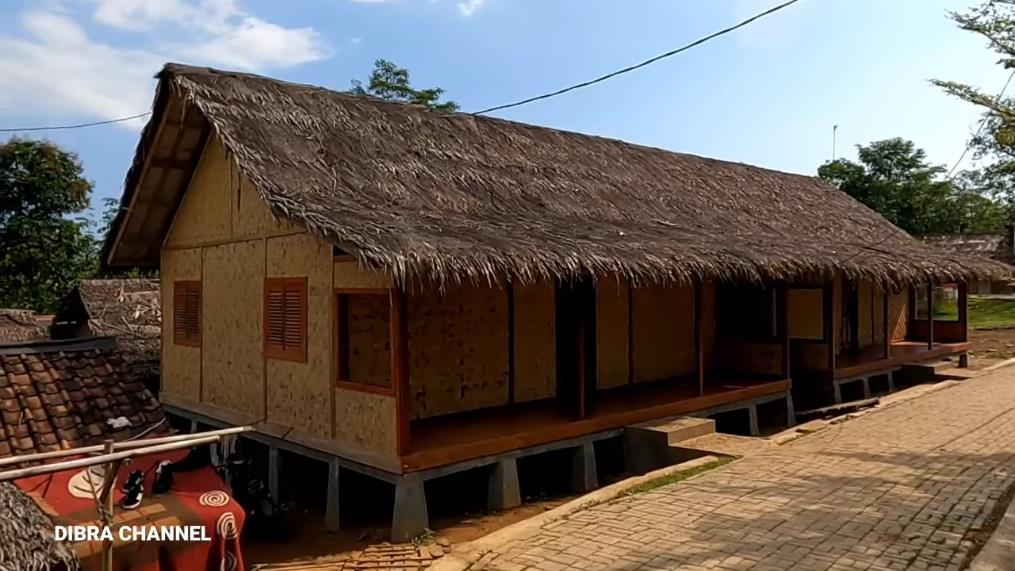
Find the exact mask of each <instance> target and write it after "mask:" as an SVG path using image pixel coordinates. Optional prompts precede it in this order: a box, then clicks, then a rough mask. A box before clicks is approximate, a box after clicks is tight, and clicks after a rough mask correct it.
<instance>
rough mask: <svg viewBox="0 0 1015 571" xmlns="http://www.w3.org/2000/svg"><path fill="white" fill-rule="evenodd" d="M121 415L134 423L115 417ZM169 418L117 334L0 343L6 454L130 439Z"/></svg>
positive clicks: (1, 430) (0, 426) (1, 437)
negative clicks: (121, 423)
mask: <svg viewBox="0 0 1015 571" xmlns="http://www.w3.org/2000/svg"><path fill="white" fill-rule="evenodd" d="M121 416H122V417H125V418H126V419H127V420H129V421H130V425H129V426H126V427H124V428H119V429H117V428H114V427H113V426H111V425H110V424H109V422H108V421H109V420H110V419H114V418H118V417H121ZM164 418H165V417H164V414H163V411H162V407H161V405H160V404H159V402H158V401H157V400H156V399H155V397H154V396H152V394H151V392H149V391H148V389H146V388H145V386H144V385H143V384H142V383H141V382H140V381H139V380H137V379H136V378H135V377H134V376H133V373H131V370H130V368H129V367H128V365H127V363H126V362H125V361H124V358H123V356H122V355H121V354H120V352H119V351H117V350H116V342H115V340H114V339H112V338H95V339H87V340H81V339H73V340H69V341H43V342H36V343H27V344H22V345H16V346H13V345H6V346H0V457H3V456H8V455H12V454H32V453H35V452H47V451H50V450H58V449H67V448H74V447H78V446H87V445H90V444H97V443H100V442H101V441H102V440H104V439H107V438H112V439H114V440H123V439H125V438H129V437H131V436H134V435H136V434H139V433H140V432H142V431H144V430H145V429H147V428H150V427H153V426H156V425H157V424H159V423H160V422H161V421H162V420H163V419H164ZM163 427H164V424H163V425H162V426H160V427H159V428H160V429H163V430H164V428H163Z"/></svg>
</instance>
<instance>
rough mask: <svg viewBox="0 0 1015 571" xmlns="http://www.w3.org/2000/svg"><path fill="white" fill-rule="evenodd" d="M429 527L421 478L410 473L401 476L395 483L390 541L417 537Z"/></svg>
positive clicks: (397, 541)
mask: <svg viewBox="0 0 1015 571" xmlns="http://www.w3.org/2000/svg"><path fill="white" fill-rule="evenodd" d="M429 527H430V516H429V515H428V514H427V511H426V493H425V492H424V491H423V480H422V479H420V478H419V476H414V475H412V474H410V475H408V476H402V477H400V478H399V479H398V482H397V483H396V484H395V509H394V514H393V516H392V522H391V541H393V542H395V543H404V542H406V541H411V540H412V539H413V538H414V537H419V536H420V535H421V534H422V533H424V532H425V531H426V530H427V529H428V528H429Z"/></svg>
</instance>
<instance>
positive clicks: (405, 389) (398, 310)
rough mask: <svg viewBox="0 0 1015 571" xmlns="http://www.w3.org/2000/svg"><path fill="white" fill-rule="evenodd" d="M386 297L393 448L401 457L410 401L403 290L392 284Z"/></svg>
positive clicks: (406, 439)
mask: <svg viewBox="0 0 1015 571" xmlns="http://www.w3.org/2000/svg"><path fill="white" fill-rule="evenodd" d="M389 299H390V302H391V303H390V312H391V319H390V323H391V330H390V332H389V335H390V340H389V343H390V346H391V385H392V387H394V389H395V401H396V403H395V408H396V415H397V426H396V434H397V451H398V455H399V456H404V455H406V454H408V453H409V449H410V447H411V438H410V434H409V416H410V405H411V402H412V401H411V398H412V394H411V389H410V387H409V322H408V311H407V307H406V302H405V291H404V290H402V288H401V287H400V286H395V287H393V288H391V290H390V294H389Z"/></svg>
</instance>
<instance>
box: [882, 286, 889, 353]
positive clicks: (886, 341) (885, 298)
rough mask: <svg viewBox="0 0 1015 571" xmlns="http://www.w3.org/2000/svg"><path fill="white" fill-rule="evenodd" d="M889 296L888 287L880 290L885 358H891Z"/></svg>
mask: <svg viewBox="0 0 1015 571" xmlns="http://www.w3.org/2000/svg"><path fill="white" fill-rule="evenodd" d="M889 298H891V294H890V293H889V291H888V288H887V287H886V288H885V289H883V290H881V321H882V325H883V326H884V329H885V332H884V338H883V339H882V340H881V345H882V347H881V349H882V353H883V354H884V356H885V359H891V358H892V333H891V331H892V326H891V325H890V324H889V323H888V301H889Z"/></svg>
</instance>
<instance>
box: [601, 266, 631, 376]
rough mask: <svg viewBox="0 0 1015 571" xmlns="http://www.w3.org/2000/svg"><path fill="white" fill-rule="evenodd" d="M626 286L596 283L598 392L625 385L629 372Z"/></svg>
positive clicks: (617, 283)
mask: <svg viewBox="0 0 1015 571" xmlns="http://www.w3.org/2000/svg"><path fill="white" fill-rule="evenodd" d="M629 313H630V312H629V311H628V282H627V280H624V281H619V282H618V281H617V280H615V279H609V278H606V279H601V280H599V281H598V282H597V283H596V359H597V361H596V374H597V377H598V378H597V380H596V381H597V386H598V387H599V388H601V389H606V388H610V387H619V386H622V385H626V384H627V382H628V378H629V375H630V372H629V370H628V368H629V367H628V365H629V359H628V346H627V345H628V325H629V323H628V320H629V319H630V314H629Z"/></svg>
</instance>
